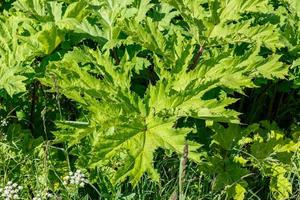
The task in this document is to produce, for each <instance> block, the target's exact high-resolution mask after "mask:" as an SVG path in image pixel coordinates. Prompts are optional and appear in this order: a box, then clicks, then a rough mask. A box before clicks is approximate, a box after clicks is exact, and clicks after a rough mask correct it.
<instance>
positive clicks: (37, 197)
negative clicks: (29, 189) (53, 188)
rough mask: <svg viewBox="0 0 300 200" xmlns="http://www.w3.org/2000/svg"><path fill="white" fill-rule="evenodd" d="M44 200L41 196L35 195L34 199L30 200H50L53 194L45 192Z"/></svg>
mask: <svg viewBox="0 0 300 200" xmlns="http://www.w3.org/2000/svg"><path fill="white" fill-rule="evenodd" d="M44 197H45V198H43V196H42V195H40V194H37V195H36V196H35V197H33V198H32V200H42V199H50V198H51V197H53V194H51V193H49V192H47V193H46V195H44Z"/></svg>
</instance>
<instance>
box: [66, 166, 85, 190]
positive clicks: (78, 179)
mask: <svg viewBox="0 0 300 200" xmlns="http://www.w3.org/2000/svg"><path fill="white" fill-rule="evenodd" d="M86 182H87V179H86V178H85V175H84V174H83V173H82V172H81V171H80V170H79V169H78V170H76V172H69V176H65V177H64V182H63V184H64V185H68V184H70V185H76V186H80V187H84V185H85V183H86Z"/></svg>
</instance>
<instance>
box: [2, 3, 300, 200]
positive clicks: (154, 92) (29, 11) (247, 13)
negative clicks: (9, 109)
mask: <svg viewBox="0 0 300 200" xmlns="http://www.w3.org/2000/svg"><path fill="white" fill-rule="evenodd" d="M298 8H299V6H298V5H296V1H278V2H277V1H268V0H262V1H261V0H260V1H258V0H255V1H249V0H248V1H247V0H229V1H225V0H224V1H223V0H221V1H207V0H196V1H195V0H193V1H189V0H164V1H150V0H125V1H124V0H123V1H121V0H94V1H84V0H82V1H75V2H70V1H33V0H19V1H16V2H15V3H14V6H13V7H12V8H11V9H10V11H8V12H7V11H4V12H3V14H2V18H1V21H0V22H1V27H3V28H2V29H1V30H0V44H1V48H0V50H1V56H0V65H1V73H2V76H1V78H0V87H1V88H2V89H4V90H5V91H6V93H7V94H8V95H10V96H13V95H15V94H18V93H22V92H24V91H25V90H26V83H28V82H31V81H35V80H38V81H40V82H41V83H42V84H43V85H44V86H48V87H50V92H51V91H52V92H55V93H57V94H60V95H64V96H65V97H66V98H68V99H70V100H72V101H74V102H76V103H77V105H78V107H79V109H80V110H81V111H82V115H81V116H80V117H79V118H78V120H77V121H60V122H57V128H58V130H57V131H55V132H54V135H55V137H56V140H57V142H65V143H66V144H67V145H68V147H69V149H70V151H71V153H72V154H74V155H76V156H77V165H78V166H82V167H88V168H89V169H91V170H92V169H95V168H98V169H101V170H103V171H105V172H106V173H107V175H108V176H109V177H110V179H111V181H112V182H113V183H120V182H123V181H125V180H127V178H128V179H129V181H130V182H131V183H132V184H133V185H134V186H136V185H137V184H138V182H139V180H140V179H141V177H142V176H143V175H144V174H147V175H148V176H150V177H151V178H152V179H153V180H155V181H159V169H155V167H154V161H155V159H154V158H155V155H156V151H157V150H158V149H163V150H165V152H166V153H167V154H168V155H171V154H170V153H174V154H173V155H179V156H182V155H183V154H184V151H186V150H187V149H188V153H187V155H188V158H189V159H190V160H191V161H193V162H195V163H197V164H198V165H199V166H200V167H201V169H202V170H203V171H205V167H204V168H203V167H202V166H205V165H206V164H208V166H210V167H211V168H215V171H214V170H212V171H210V170H208V171H206V172H207V173H210V174H212V175H213V176H214V175H216V182H215V185H214V186H213V189H215V190H220V189H224V188H225V191H226V195H227V197H228V198H232V197H234V198H235V199H243V198H244V195H245V194H246V189H245V188H247V179H246V178H247V177H248V176H251V173H250V171H251V169H250V171H248V170H247V167H248V168H254V169H257V170H259V171H260V173H261V174H262V175H263V176H267V177H271V179H272V180H271V182H270V191H271V192H272V193H273V195H274V197H276V198H277V199H284V198H287V197H288V196H289V195H290V194H291V193H292V189H291V185H290V183H287V182H288V179H287V178H286V177H285V174H286V173H285V172H286V171H285V168H284V162H281V160H278V161H277V162H272V161H274V160H271V161H270V162H267V161H266V162H263V161H259V160H258V161H257V159H254V158H256V157H259V158H260V157H262V156H260V155H256V153H258V152H256V150H257V149H259V147H258V146H259V145H262V143H263V142H266V143H267V144H269V143H270V145H268V148H269V149H267V150H266V151H272V152H273V151H274V152H273V153H274V155H275V154H277V153H279V154H280V153H281V152H296V149H297V148H296V147H297V145H298V143H297V140H296V139H295V141H294V142H293V143H291V141H290V140H289V139H285V137H284V136H282V134H280V133H277V132H275V133H274V132H272V131H271V132H270V133H269V135H263V136H255V137H254V138H251V137H249V138H247V137H246V136H247V134H250V132H249V131H248V133H247V134H245V135H243V136H245V137H246V139H245V140H246V141H244V142H240V143H239V144H238V145H237V144H235V143H234V144H231V141H239V140H240V139H242V137H241V136H240V134H242V133H244V132H243V131H242V130H239V129H238V131H236V130H232V129H231V128H230V127H231V126H232V125H230V126H229V128H228V129H226V128H224V127H223V125H220V124H219V123H221V124H224V123H229V124H238V123H239V115H240V113H239V112H237V111H235V110H234V109H232V107H231V105H232V104H234V103H235V102H237V101H238V99H236V98H234V97H233V94H234V93H240V94H244V89H245V88H255V87H259V86H260V85H259V81H258V80H261V79H268V80H277V79H285V78H287V76H288V69H289V65H288V63H287V62H285V60H284V59H282V56H281V54H280V51H279V50H280V49H282V48H288V49H289V50H290V52H291V53H292V54H293V55H295V56H294V57H297V55H298V48H297V46H299V42H298V38H297V37H296V36H293V37H295V38H292V37H290V36H292V35H293V34H292V32H293V31H294V32H297V30H298V28H297V27H298V19H299V17H298V16H299V15H297V13H298V12H297V9H298ZM268 16H272V17H268ZM295 46H296V47H295ZM294 47H295V48H294ZM265 52H267V53H265ZM297 63H298V61H297V60H296V61H295V62H294V65H293V66H295V67H297ZM293 69H294V68H293ZM33 74H34V75H33ZM188 119H200V120H205V122H206V124H207V126H208V127H210V128H211V129H212V130H214V131H215V134H214V136H213V138H214V140H213V141H212V145H211V148H213V149H215V150H216V151H211V152H209V153H208V152H207V153H203V150H204V149H205V148H204V147H203V145H202V144H201V143H199V142H197V141H195V140H193V139H189V138H192V136H193V135H198V134H199V133H198V132H197V129H196V127H195V126H194V125H192V126H185V125H184V123H182V120H188ZM236 126H237V125H236ZM254 127H255V126H253V127H252V126H251V128H254ZM257 129H258V128H256V129H255V130H257ZM255 130H252V131H253V132H255ZM224 134H228V137H227V135H224ZM229 136H230V137H229ZM215 144H217V146H216V145H215ZM249 144H252V145H251V146H252V147H251V149H250V151H249V148H248V146H249ZM253 146H254V147H253ZM233 147H234V148H238V150H239V151H240V152H242V151H246V152H248V153H247V154H246V155H247V156H249V158H248V157H247V158H242V157H241V156H242V155H240V156H236V154H231V151H230V152H229V153H226V154H223V153H220V154H219V153H218V151H219V149H220V151H221V152H224V150H225V151H229V148H233ZM255 148H256V149H255ZM278 149H279V150H278ZM205 151H207V150H205ZM211 154H212V155H211ZM271 154H272V153H271ZM250 155H251V156H250ZM272 155H273V154H272ZM265 158H266V159H267V158H268V159H269V157H268V155H266V156H265V157H262V158H261V159H262V160H264V159H265ZM272 159H273V158H272ZM220 162H221V163H223V166H227V165H228V166H229V168H228V169H229V170H227V169H226V167H225V168H222V169H219V168H218V167H217V166H218V165H219V163H220ZM274 163H275V164H274ZM277 163H279V164H278V165H277ZM247 164H248V165H247ZM277 169H279V170H277ZM232 172H236V173H232ZM249 184H251V183H249ZM286 186H287V187H286Z"/></svg>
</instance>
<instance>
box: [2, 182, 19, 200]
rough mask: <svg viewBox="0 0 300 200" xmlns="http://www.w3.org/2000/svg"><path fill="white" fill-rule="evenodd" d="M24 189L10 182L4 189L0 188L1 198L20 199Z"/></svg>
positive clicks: (7, 199) (8, 199) (6, 199)
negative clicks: (20, 193)
mask: <svg viewBox="0 0 300 200" xmlns="http://www.w3.org/2000/svg"><path fill="white" fill-rule="evenodd" d="M22 189H23V187H22V186H20V185H18V184H17V183H13V182H12V181H8V182H7V184H6V186H5V187H4V188H0V193H2V194H1V196H2V197H3V198H4V200H12V199H19V194H18V193H19V192H20V191H21V190H22Z"/></svg>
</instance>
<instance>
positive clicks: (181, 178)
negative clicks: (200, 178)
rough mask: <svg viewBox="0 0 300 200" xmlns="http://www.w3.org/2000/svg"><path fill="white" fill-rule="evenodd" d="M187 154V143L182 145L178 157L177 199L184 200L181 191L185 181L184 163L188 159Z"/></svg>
mask: <svg viewBox="0 0 300 200" xmlns="http://www.w3.org/2000/svg"><path fill="white" fill-rule="evenodd" d="M188 154H189V146H188V144H185V145H184V149H183V155H182V157H181V159H180V166H179V200H184V199H185V198H184V192H183V185H184V182H185V175H186V164H187V161H188Z"/></svg>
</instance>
